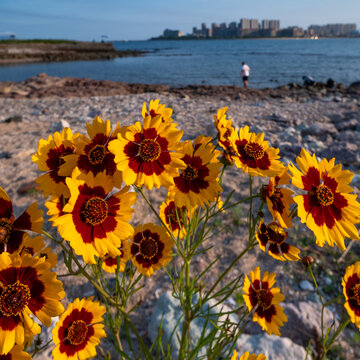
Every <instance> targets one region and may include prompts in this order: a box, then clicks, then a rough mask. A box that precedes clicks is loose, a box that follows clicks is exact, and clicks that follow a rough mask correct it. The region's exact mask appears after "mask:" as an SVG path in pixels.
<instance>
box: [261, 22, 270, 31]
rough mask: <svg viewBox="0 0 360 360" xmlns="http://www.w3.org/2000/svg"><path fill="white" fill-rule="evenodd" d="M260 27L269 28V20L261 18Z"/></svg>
mask: <svg viewBox="0 0 360 360" xmlns="http://www.w3.org/2000/svg"><path fill="white" fill-rule="evenodd" d="M261 28H262V29H263V30H270V22H269V20H263V21H262V22H261Z"/></svg>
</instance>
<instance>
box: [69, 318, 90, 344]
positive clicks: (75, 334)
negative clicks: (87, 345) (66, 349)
mask: <svg viewBox="0 0 360 360" xmlns="http://www.w3.org/2000/svg"><path fill="white" fill-rule="evenodd" d="M87 332H88V327H87V325H86V323H85V321H83V320H75V321H73V322H72V323H71V325H70V326H69V328H68V334H67V339H68V340H69V342H70V344H71V345H80V344H82V343H83V342H84V341H85V339H86V335H87Z"/></svg>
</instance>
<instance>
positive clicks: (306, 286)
mask: <svg viewBox="0 0 360 360" xmlns="http://www.w3.org/2000/svg"><path fill="white" fill-rule="evenodd" d="M299 286H300V289H301V290H304V291H314V285H313V284H312V283H311V282H310V281H308V280H302V281H300V284H299Z"/></svg>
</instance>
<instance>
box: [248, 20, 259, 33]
mask: <svg viewBox="0 0 360 360" xmlns="http://www.w3.org/2000/svg"><path fill="white" fill-rule="evenodd" d="M250 29H251V30H254V31H257V30H259V20H258V19H250Z"/></svg>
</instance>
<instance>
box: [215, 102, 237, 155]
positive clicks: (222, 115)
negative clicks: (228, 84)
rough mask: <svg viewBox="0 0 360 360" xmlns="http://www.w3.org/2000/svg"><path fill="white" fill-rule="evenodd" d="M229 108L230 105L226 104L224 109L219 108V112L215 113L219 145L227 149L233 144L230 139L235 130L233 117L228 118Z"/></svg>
mask: <svg viewBox="0 0 360 360" xmlns="http://www.w3.org/2000/svg"><path fill="white" fill-rule="evenodd" d="M227 110H228V107H227V106H226V107H224V108H222V109H219V110H218V111H217V114H216V115H214V122H215V127H216V129H217V131H218V140H219V145H220V146H221V147H222V148H223V149H224V150H227V149H228V148H229V147H230V146H231V144H230V140H229V139H230V136H231V134H232V133H233V132H234V131H235V129H234V127H233V126H232V121H231V118H230V119H227V118H226V112H227Z"/></svg>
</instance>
